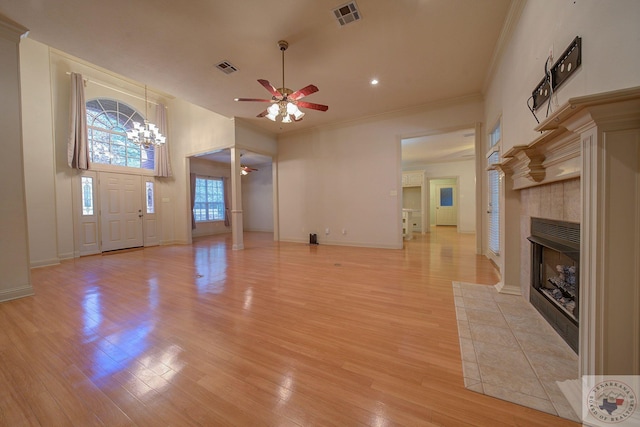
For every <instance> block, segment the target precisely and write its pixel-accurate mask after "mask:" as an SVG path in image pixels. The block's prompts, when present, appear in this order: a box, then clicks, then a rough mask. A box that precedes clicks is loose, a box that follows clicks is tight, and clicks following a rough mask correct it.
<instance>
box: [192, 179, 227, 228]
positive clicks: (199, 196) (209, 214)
mask: <svg viewBox="0 0 640 427" xmlns="http://www.w3.org/2000/svg"><path fill="white" fill-rule="evenodd" d="M224 211H225V206H224V183H223V181H222V179H221V178H212V177H200V176H198V177H196V197H195V202H194V206H193V216H194V218H195V220H196V222H203V221H223V220H224Z"/></svg>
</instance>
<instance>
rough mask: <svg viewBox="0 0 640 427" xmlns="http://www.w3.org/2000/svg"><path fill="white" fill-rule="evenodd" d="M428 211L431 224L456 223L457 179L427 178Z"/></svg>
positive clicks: (454, 224)
mask: <svg viewBox="0 0 640 427" xmlns="http://www.w3.org/2000/svg"><path fill="white" fill-rule="evenodd" d="M429 195H430V198H431V200H430V212H429V223H430V225H432V226H439V225H448V226H452V225H453V226H457V225H458V201H457V199H458V179H457V178H436V179H431V180H429Z"/></svg>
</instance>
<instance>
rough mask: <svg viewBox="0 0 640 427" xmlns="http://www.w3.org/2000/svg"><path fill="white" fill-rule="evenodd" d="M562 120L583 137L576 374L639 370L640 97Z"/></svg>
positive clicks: (598, 107)
mask: <svg viewBox="0 0 640 427" xmlns="http://www.w3.org/2000/svg"><path fill="white" fill-rule="evenodd" d="M566 127H567V129H569V130H572V131H574V132H576V133H579V134H580V140H581V143H582V179H581V193H582V224H581V235H580V239H581V245H580V246H581V253H580V274H581V277H580V351H579V354H580V374H581V375H640V263H639V262H638V260H640V220H639V219H640V101H638V100H635V101H632V102H620V103H615V104H610V105H599V106H594V107H591V108H590V109H589V110H588V111H584V112H583V113H582V114H579V115H577V116H575V117H573V118H572V119H571V120H570V121H569V122H568V123H567V125H566Z"/></svg>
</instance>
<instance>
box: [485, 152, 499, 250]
mask: <svg viewBox="0 0 640 427" xmlns="http://www.w3.org/2000/svg"><path fill="white" fill-rule="evenodd" d="M499 160H500V153H498V152H497V151H494V152H493V153H492V154H491V155H490V156H489V158H488V161H489V164H493V163H498V161H499ZM488 174H489V209H488V211H489V250H491V252H493V253H494V254H496V255H498V254H499V253H500V174H499V172H498V171H496V170H490V171H489V172H488Z"/></svg>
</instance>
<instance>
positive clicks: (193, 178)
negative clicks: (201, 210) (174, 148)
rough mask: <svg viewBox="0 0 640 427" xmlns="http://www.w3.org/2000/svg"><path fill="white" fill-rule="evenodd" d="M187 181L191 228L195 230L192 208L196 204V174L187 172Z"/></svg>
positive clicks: (194, 217)
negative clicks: (189, 194)
mask: <svg viewBox="0 0 640 427" xmlns="http://www.w3.org/2000/svg"><path fill="white" fill-rule="evenodd" d="M189 183H190V188H189V190H190V191H191V229H192V230H195V228H196V216H195V214H194V213H193V208H195V206H196V174H195V173H192V174H189Z"/></svg>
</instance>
